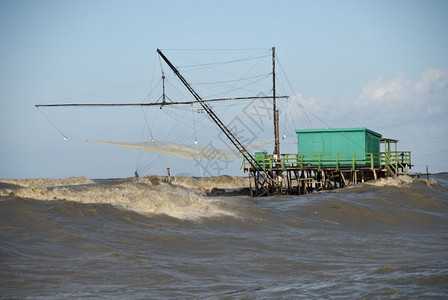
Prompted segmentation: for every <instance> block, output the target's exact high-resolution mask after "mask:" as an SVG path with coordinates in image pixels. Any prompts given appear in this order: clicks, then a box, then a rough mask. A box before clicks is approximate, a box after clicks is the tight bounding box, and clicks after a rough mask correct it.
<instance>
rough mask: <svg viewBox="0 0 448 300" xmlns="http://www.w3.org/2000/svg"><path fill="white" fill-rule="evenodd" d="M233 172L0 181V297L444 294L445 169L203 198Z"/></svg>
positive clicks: (447, 255)
mask: <svg viewBox="0 0 448 300" xmlns="http://www.w3.org/2000/svg"><path fill="white" fill-rule="evenodd" d="M244 185H245V182H243V181H242V179H240V178H236V177H228V176H225V177H220V178H204V179H194V178H190V179H188V178H185V179H181V178H177V179H176V180H175V181H174V184H171V185H169V184H166V183H164V182H163V181H161V180H160V178H158V177H145V178H141V179H140V181H139V182H135V181H133V180H130V179H115V180H90V179H87V178H68V179H60V180H49V179H34V180H13V179H3V180H0V263H1V264H0V297H1V298H10V297H13V298H15V297H17V298H24V297H31V298H45V299H49V298H50V299H51V298H55V299H60V298H86V297H93V298H106V297H107V298H110V297H116V298H160V297H161V298H219V299H221V298H230V299H233V298H236V299H240V298H321V297H325V298H328V297H330V298H336V297H338V298H339V297H342V298H364V297H367V298H370V297H372V298H377V297H378V298H382V297H391V298H401V297H403V298H409V297H411V298H415V297H418V298H431V297H434V298H446V297H447V296H448V173H442V174H437V175H434V176H433V177H432V178H431V180H429V181H428V180H424V179H416V180H413V179H411V178H408V177H401V178H398V179H389V180H382V181H377V182H374V183H371V184H364V185H359V186H355V187H353V188H347V189H342V190H336V191H333V192H326V193H315V194H308V195H302V196H275V197H266V198H251V197H248V196H231V197H206V196H201V195H199V194H198V193H196V192H194V191H196V188H197V187H203V188H211V187H215V186H217V187H222V188H240V187H242V186H244Z"/></svg>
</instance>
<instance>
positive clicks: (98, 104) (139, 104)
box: [35, 96, 288, 108]
mask: <svg viewBox="0 0 448 300" xmlns="http://www.w3.org/2000/svg"><path fill="white" fill-rule="evenodd" d="M275 98H276V99H278V98H283V99H286V98H288V96H276V97H275ZM257 99H273V96H262V97H233V98H216V99H203V100H202V102H215V101H235V100H257ZM194 103H197V101H196V100H195V101H170V102H148V103H144V102H143V103H54V104H36V105H35V106H36V107H37V108H39V107H77V106H82V107H114V106H166V105H190V104H194Z"/></svg>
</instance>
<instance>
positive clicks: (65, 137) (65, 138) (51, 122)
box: [36, 106, 68, 140]
mask: <svg viewBox="0 0 448 300" xmlns="http://www.w3.org/2000/svg"><path fill="white" fill-rule="evenodd" d="M36 108H37V110H39V111H40V113H41V114H43V115H44V116H45V118H46V119H47V120H48V122H50V124H51V125H53V126H54V128H56V130H57V131H59V133H60V134H62V136H63V137H64V140H67V139H68V137H67V136H66V135H65V134H64V133H63V132H62V131H61V130H60V129H59V127H58V126H56V124H55V123H54V122H53V121H51V120H50V118H49V117H48V116H47V115H46V114H44V112H43V111H41V110H40V108H39V107H38V106H36Z"/></svg>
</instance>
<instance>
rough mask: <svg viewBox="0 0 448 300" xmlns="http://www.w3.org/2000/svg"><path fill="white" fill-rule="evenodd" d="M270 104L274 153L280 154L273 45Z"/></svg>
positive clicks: (273, 51) (273, 49)
mask: <svg viewBox="0 0 448 300" xmlns="http://www.w3.org/2000/svg"><path fill="white" fill-rule="evenodd" d="M272 106H273V111H274V112H273V113H274V143H275V144H274V154H280V139H279V134H278V131H279V130H278V110H277V101H276V98H275V47H272Z"/></svg>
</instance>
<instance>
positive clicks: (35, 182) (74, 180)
mask: <svg viewBox="0 0 448 300" xmlns="http://www.w3.org/2000/svg"><path fill="white" fill-rule="evenodd" d="M0 182H4V183H9V184H14V185H19V186H22V187H29V186H42V187H51V186H63V185H83V184H92V183H93V180H91V179H89V178H87V177H84V176H81V177H68V178H58V179H50V178H35V179H9V178H2V179H0Z"/></svg>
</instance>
